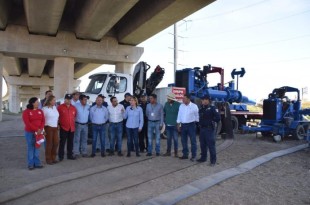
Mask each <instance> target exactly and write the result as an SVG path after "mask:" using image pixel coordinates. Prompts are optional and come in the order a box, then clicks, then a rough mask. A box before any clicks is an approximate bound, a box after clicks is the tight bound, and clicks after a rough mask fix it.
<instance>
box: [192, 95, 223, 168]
mask: <svg viewBox="0 0 310 205" xmlns="http://www.w3.org/2000/svg"><path fill="white" fill-rule="evenodd" d="M220 120H221V117H220V114H219V112H218V110H217V109H216V108H215V106H213V105H211V103H210V97H209V96H208V95H206V96H204V97H202V99H201V107H200V109H199V125H200V136H199V140H200V148H201V158H200V159H198V160H197V162H205V161H207V151H208V149H209V152H210V165H211V166H214V165H215V163H216V150H215V130H216V129H215V128H216V123H218V122H219V121H220Z"/></svg>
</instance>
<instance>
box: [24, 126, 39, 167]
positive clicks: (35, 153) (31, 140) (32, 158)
mask: <svg viewBox="0 0 310 205" xmlns="http://www.w3.org/2000/svg"><path fill="white" fill-rule="evenodd" d="M25 138H26V142H27V161H28V167H35V166H40V165H41V161H40V158H39V155H40V149H37V148H35V141H36V139H35V136H34V133H33V132H27V131H25Z"/></svg>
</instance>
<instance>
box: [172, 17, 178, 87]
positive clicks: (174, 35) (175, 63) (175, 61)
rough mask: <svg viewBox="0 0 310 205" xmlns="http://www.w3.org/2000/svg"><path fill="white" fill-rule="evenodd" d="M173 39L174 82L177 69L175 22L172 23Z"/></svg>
mask: <svg viewBox="0 0 310 205" xmlns="http://www.w3.org/2000/svg"><path fill="white" fill-rule="evenodd" d="M173 31H174V32H173V39H174V41H173V42H174V46H173V54H174V58H173V68H174V73H173V80H174V83H175V77H176V71H177V66H178V32H177V23H175V24H173Z"/></svg>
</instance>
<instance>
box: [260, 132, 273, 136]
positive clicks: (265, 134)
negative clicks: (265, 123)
mask: <svg viewBox="0 0 310 205" xmlns="http://www.w3.org/2000/svg"><path fill="white" fill-rule="evenodd" d="M261 133H262V136H263V137H271V136H272V132H261Z"/></svg>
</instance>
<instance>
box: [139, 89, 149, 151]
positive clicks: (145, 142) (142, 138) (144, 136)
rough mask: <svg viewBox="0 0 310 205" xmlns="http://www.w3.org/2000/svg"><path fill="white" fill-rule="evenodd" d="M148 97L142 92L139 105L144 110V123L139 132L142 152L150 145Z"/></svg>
mask: <svg viewBox="0 0 310 205" xmlns="http://www.w3.org/2000/svg"><path fill="white" fill-rule="evenodd" d="M147 104H148V103H147V97H146V94H142V95H141V97H140V103H139V106H140V107H141V108H142V110H143V117H144V121H143V122H144V124H143V127H142V130H141V132H139V148H140V152H144V151H145V150H147V147H148V138H147V117H146V106H147Z"/></svg>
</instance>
